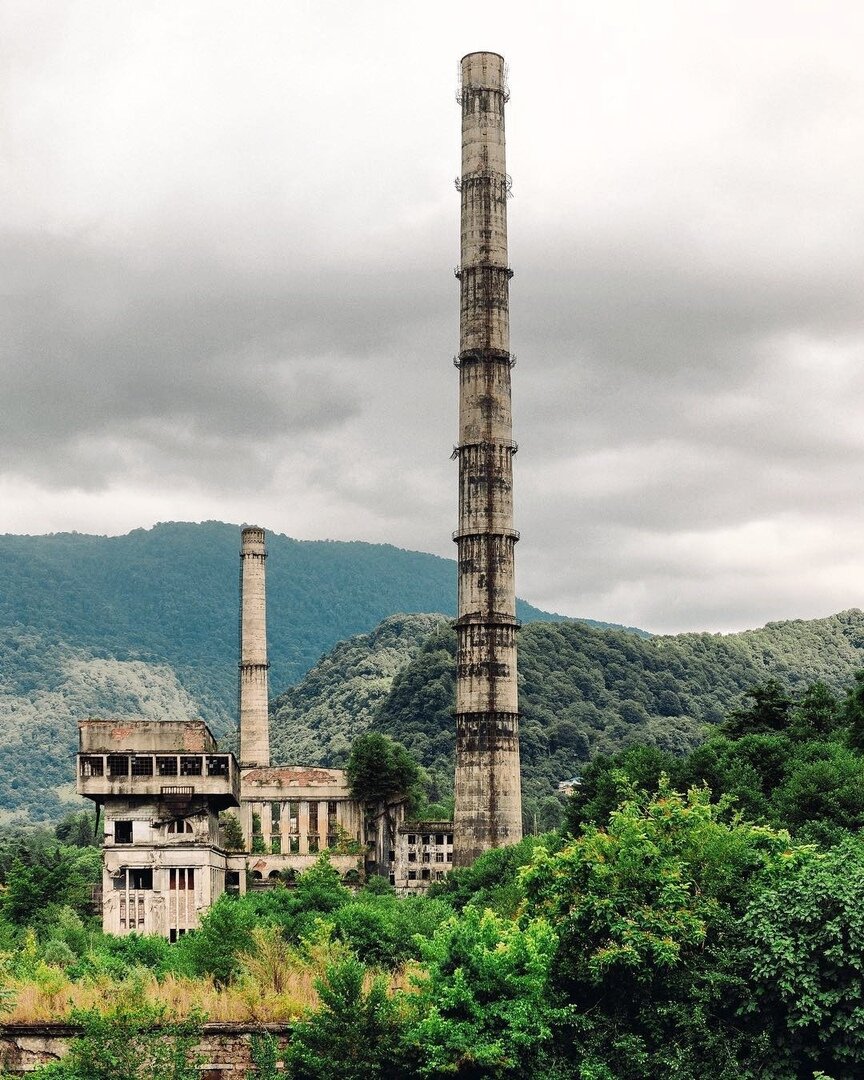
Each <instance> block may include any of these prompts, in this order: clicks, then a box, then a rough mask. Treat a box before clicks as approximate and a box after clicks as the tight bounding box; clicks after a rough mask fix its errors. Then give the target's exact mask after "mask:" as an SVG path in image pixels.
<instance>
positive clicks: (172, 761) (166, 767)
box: [156, 757, 177, 776]
mask: <svg viewBox="0 0 864 1080" xmlns="http://www.w3.org/2000/svg"><path fill="white" fill-rule="evenodd" d="M156 772H157V773H158V774H159V775H160V776H176V775H177V758H176V757H157V758H156Z"/></svg>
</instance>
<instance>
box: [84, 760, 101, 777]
mask: <svg viewBox="0 0 864 1080" xmlns="http://www.w3.org/2000/svg"><path fill="white" fill-rule="evenodd" d="M104 774H105V762H104V761H103V760H102V758H101V757H82V758H81V775H82V776H85V777H86V776H104Z"/></svg>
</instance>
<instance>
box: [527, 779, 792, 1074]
mask: <svg viewBox="0 0 864 1080" xmlns="http://www.w3.org/2000/svg"><path fill="white" fill-rule="evenodd" d="M792 857H794V851H793V849H791V848H790V842H789V836H788V834H786V833H782V832H780V833H778V832H774V831H773V830H771V829H768V828H764V827H759V826H754V825H748V824H745V823H742V822H740V821H737V820H735V819H734V818H730V817H729V811H728V808H727V807H726V806H725V805H724V804H722V803H721V804H714V803H712V802H711V801H710V793H709V791H708V790H707V789H706V788H700V789H692V790H691V791H690V792H689V793H688V795H687V796H683V795H679V794H676V793H675V792H673V791H672V790H670V788H669V785H668V782H667V781H666V780H665V778H663V779H662V780H661V785H660V788H659V791H658V792H657V794H656V795H654V796H653V797H644V796H642V797H638V798H633V799H631V800H630V801H629V802H627V803H625V804H623V805H622V806H621V807H620V808H619V809H618V810H616V811H615V812H614V813H613V814H612V815H611V818H610V820H609V824H608V826H607V827H605V828H602V827H599V826H586V827H585V828H584V830H583V833H582V835H581V836H579V837H578V838H576V839H574V840H572V841H571V842H570V843H569V844H568V845H567V846H566V847H564V848H562V850H561V851H559V852H557V853H554V854H544V852H543V851H542V849H540V850H538V852H537V853H536V855H535V858H534V862H533V864H532V866H531V867H530V868H529V869H528V870H527V871H526V872H525V886H526V890H527V901H526V905H525V909H524V914H523V925H526V926H527V925H530V921H531V920H533V919H536V918H538V917H540V918H543V919H545V920H546V921H548V922H549V924H550V925H551V927H552V929H553V930H554V931H555V933H556V935H557V939H558V944H557V946H556V950H555V954H554V956H553V958H552V963H551V967H550V980H549V993H550V995H551V997H552V1000H553V1002H554V1004H555V1005H556V1007H557V1008H558V1009H559V1010H562V1012H561V1013H560V1014H559V1015H560V1016H561V1017H562V1019H561V1020H560V1021H559V1022H557V1023H556V1025H555V1026H556V1044H557V1045H559V1046H560V1047H562V1048H564V1050H563V1051H562V1052H566V1055H567V1057H568V1059H569V1062H570V1066H571V1067H572V1068H573V1069H575V1070H576V1075H578V1076H584V1077H594V1078H597V1080H601V1078H602V1080H613V1078H614V1080H655V1078H656V1077H659V1076H676V1077H681V1078H694V1080H695V1078H696V1077H698V1076H701V1075H703V1074H704V1072H705V1071H712V1072H713V1073H714V1074H715V1075H716V1076H717V1077H722V1078H723V1080H733V1078H734V1080H740V1078H742V1077H748V1076H755V1075H760V1076H762V1075H771V1074H770V1073H763V1072H759V1071H758V1070H759V1069H762V1068H763V1067H764V1066H765V1065H766V1063H767V1062H770V1060H771V1054H772V1050H771V1047H770V1045H769V1042H768V1040H767V1038H766V1036H765V1035H764V1034H763V1033H762V1032H761V1031H760V1030H759V1027H758V1024H754V1025H753V1026H752V1027H749V1028H748V1026H747V1025H745V1024H742V1023H741V1022H740V1020H739V1017H738V1008H739V1006H740V1005H741V1003H742V1002H743V1001H745V1000H746V997H747V993H748V990H747V971H746V967H744V966H743V965H742V964H741V961H740V955H739V954H740V933H739V931H738V929H737V922H736V918H737V917H738V916H739V915H740V913H741V912H742V911H743V909H744V907H745V906H746V903H747V900H748V899H749V897H750V896H751V895H753V893H754V891H755V890H756V889H757V888H758V882H759V881H760V880H761V875H762V873H763V872H764V870H765V869H766V868H771V867H775V866H777V865H780V864H782V863H783V862H784V861H785V860H788V859H789V858H792ZM579 1070H581V1071H579ZM748 1070H756V1071H748ZM782 1075H785V1074H782Z"/></svg>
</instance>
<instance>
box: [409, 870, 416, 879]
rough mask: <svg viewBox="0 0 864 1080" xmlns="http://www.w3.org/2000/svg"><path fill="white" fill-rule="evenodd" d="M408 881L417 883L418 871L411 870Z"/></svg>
mask: <svg viewBox="0 0 864 1080" xmlns="http://www.w3.org/2000/svg"><path fill="white" fill-rule="evenodd" d="M408 880H409V881H416V880H417V871H416V870H409V871H408Z"/></svg>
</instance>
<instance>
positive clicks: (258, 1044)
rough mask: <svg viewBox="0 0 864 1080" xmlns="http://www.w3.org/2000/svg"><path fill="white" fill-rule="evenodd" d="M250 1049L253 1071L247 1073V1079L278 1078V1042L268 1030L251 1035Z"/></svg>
mask: <svg viewBox="0 0 864 1080" xmlns="http://www.w3.org/2000/svg"><path fill="white" fill-rule="evenodd" d="M250 1051H251V1056H252V1064H253V1065H254V1066H255V1072H254V1073H247V1074H246V1078H247V1080H278V1077H279V1072H278V1070H277V1068H276V1065H277V1063H278V1061H279V1044H278V1043H277V1042H276V1039H275V1038H274V1037H273V1036H272V1035H271V1034H270V1032H269V1031H265V1032H264V1033H263V1034H261V1035H253V1036H252V1039H251V1044H250Z"/></svg>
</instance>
